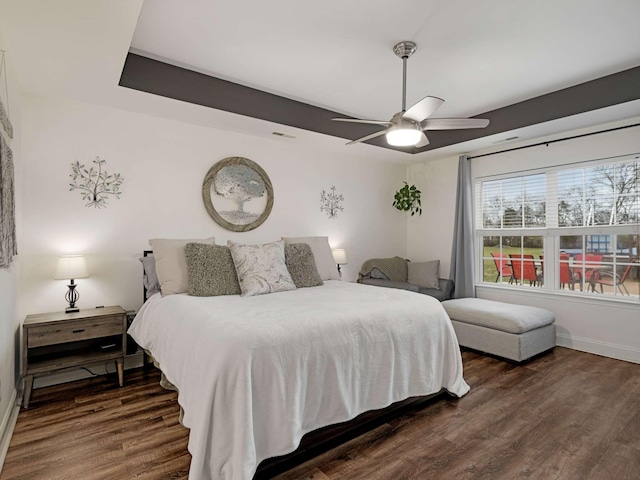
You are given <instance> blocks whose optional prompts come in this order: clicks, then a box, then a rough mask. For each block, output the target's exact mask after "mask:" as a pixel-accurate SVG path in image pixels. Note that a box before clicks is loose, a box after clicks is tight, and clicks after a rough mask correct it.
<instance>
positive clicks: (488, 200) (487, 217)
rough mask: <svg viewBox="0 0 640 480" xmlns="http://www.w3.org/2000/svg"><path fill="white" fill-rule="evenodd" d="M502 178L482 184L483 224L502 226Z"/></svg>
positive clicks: (484, 225)
mask: <svg viewBox="0 0 640 480" xmlns="http://www.w3.org/2000/svg"><path fill="white" fill-rule="evenodd" d="M500 184H501V181H500V180H495V181H493V182H484V183H483V184H482V226H483V227H484V228H500V226H501V225H500V212H501V208H500V207H501V198H500Z"/></svg>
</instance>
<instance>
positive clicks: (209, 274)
mask: <svg viewBox="0 0 640 480" xmlns="http://www.w3.org/2000/svg"><path fill="white" fill-rule="evenodd" d="M184 253H185V255H186V257H187V272H188V274H189V281H188V288H187V293H188V294H189V295H192V296H194V297H216V296H218V295H240V284H239V283H238V275H237V274H236V267H235V265H234V264H233V258H231V252H230V251H229V247H224V246H220V245H204V244H202V243H188V244H187V246H186V247H184Z"/></svg>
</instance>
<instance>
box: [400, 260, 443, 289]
mask: <svg viewBox="0 0 640 480" xmlns="http://www.w3.org/2000/svg"><path fill="white" fill-rule="evenodd" d="M407 267H408V274H407V282H409V283H412V284H414V285H417V286H418V287H421V288H438V289H439V288H440V281H439V278H440V260H432V261H430V262H407Z"/></svg>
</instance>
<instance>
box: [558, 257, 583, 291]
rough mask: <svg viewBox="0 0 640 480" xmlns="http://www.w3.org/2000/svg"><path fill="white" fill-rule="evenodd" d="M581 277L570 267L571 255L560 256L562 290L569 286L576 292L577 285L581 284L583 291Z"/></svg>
mask: <svg viewBox="0 0 640 480" xmlns="http://www.w3.org/2000/svg"><path fill="white" fill-rule="evenodd" d="M580 278H581V276H580V274H579V273H578V272H574V271H573V270H572V269H571V267H570V266H569V255H568V254H566V253H561V254H560V288H564V286H565V285H569V289H570V290H575V289H576V287H575V284H576V283H580V285H581V287H580V290H582V283H581V280H580Z"/></svg>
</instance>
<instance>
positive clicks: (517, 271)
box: [509, 253, 538, 287]
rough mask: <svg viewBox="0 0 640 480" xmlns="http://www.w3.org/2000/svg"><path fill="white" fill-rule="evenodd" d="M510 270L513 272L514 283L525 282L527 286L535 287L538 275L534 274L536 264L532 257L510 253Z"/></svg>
mask: <svg viewBox="0 0 640 480" xmlns="http://www.w3.org/2000/svg"><path fill="white" fill-rule="evenodd" d="M509 258H510V260H511V269H512V270H513V278H514V280H515V282H516V283H518V280H520V281H522V282H524V281H525V280H527V281H528V282H529V285H532V286H534V287H535V286H536V285H537V284H538V274H537V272H536V264H535V262H534V260H533V255H530V254H526V253H525V254H523V255H519V254H517V253H510V254H509Z"/></svg>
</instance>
